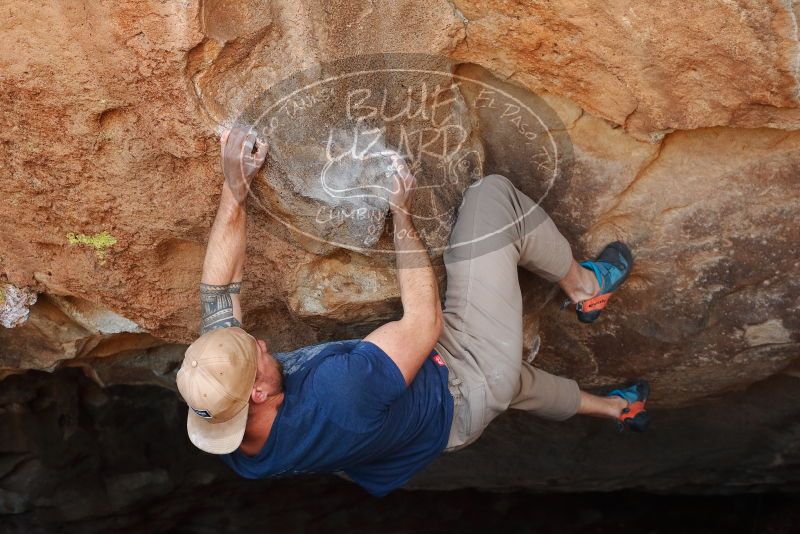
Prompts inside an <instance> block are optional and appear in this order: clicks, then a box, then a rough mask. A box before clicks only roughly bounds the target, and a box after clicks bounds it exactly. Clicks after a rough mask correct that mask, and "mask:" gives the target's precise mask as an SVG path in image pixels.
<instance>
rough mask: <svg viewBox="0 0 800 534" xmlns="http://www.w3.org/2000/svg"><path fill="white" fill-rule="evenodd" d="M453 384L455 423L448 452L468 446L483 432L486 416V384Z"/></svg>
mask: <svg viewBox="0 0 800 534" xmlns="http://www.w3.org/2000/svg"><path fill="white" fill-rule="evenodd" d="M458 382H459V383H458V384H456V388H453V387H452V385H451V392H452V393H453V425H452V427H451V428H450V438H449V439H448V442H447V448H446V449H445V451H446V452H452V451H455V450H458V449H461V448H463V447H466V446H467V445H469V444H470V443H472V442H473V441H475V440H476V439H478V437H480V435H481V434H482V433H483V429H484V421H485V416H486V385H485V384H483V383H479V384H465V383H461V381H460V380H459V381H458Z"/></svg>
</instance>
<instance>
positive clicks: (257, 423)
mask: <svg viewBox="0 0 800 534" xmlns="http://www.w3.org/2000/svg"><path fill="white" fill-rule="evenodd" d="M282 404H283V393H278V394H277V395H270V397H269V398H268V399H267V400H266V401H265V402H263V403H261V404H254V403H250V409H249V413H248V414H247V427H245V431H244V439H242V444H241V445H239V450H240V451H242V452H243V453H244V454H246V455H247V456H255V455H256V454H258V453H259V452H261V449H263V448H264V444H265V443H266V442H267V438H269V432H270V430H272V423H273V422H275V417H276V416H277V415H278V408H280V407H281V405H282Z"/></svg>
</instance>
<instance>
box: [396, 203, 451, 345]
mask: <svg viewBox="0 0 800 534" xmlns="http://www.w3.org/2000/svg"><path fill="white" fill-rule="evenodd" d="M393 218H394V246H395V253H396V255H397V281H398V284H399V285H400V299H401V301H402V303H403V318H404V319H405V320H408V321H409V322H415V323H421V324H425V325H427V324H429V323H432V324H433V325H434V326H435V325H436V323H437V322H438V321H439V320H440V318H441V310H442V307H441V303H440V301H439V287H438V285H437V283H436V276H435V275H434V273H433V267H432V266H431V261H430V258H429V257H428V251H427V249H426V248H425V245H424V244H423V243H422V240H421V239H420V237H419V234H418V233H417V230H416V228H415V227H414V223H413V221H412V219H411V216H410V215H408V214H406V213H396V214H395V215H394V217H393ZM435 337H438V333H437V334H436V336H435Z"/></svg>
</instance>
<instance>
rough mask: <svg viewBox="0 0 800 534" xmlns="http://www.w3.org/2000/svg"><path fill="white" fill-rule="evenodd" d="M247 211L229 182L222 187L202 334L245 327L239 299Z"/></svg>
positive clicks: (203, 291)
mask: <svg viewBox="0 0 800 534" xmlns="http://www.w3.org/2000/svg"><path fill="white" fill-rule="evenodd" d="M246 222H247V219H246V213H245V207H244V203H239V202H237V201H236V199H235V198H234V195H233V193H232V192H231V190H230V188H229V187H228V185H227V183H226V184H225V185H224V186H223V188H222V196H221V198H220V203H219V208H218V209H217V215H216V217H215V218H214V224H213V225H212V226H211V234H210V235H209V237H208V246H207V247H206V257H205V261H204V262H203V275H202V279H201V284H200V305H201V324H200V333H201V334H204V333H206V332H209V331H211V330H214V329H215V328H224V327H230V326H241V322H242V307H241V303H240V300H239V291H240V289H241V281H242V274H243V272H244V256H245V235H246Z"/></svg>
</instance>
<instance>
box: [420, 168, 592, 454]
mask: <svg viewBox="0 0 800 534" xmlns="http://www.w3.org/2000/svg"><path fill="white" fill-rule="evenodd" d="M444 260H445V265H446V267H447V293H446V297H445V308H444V323H445V326H444V332H443V333H442V336H441V337H440V338H439V343H437V345H436V349H437V350H438V351H439V353H440V354H441V355H442V357H443V358H444V359H445V361H446V363H447V366H448V370H449V373H450V392H451V393H452V394H453V399H454V408H455V409H454V413H453V425H452V427H451V430H450V438H449V440H448V443H447V448H446V452H449V451H453V450H456V449H459V448H462V447H464V446H466V445H469V444H470V443H472V442H473V441H475V440H476V439H478V437H479V436H480V435H481V433H482V432H483V430H484V429H485V428H486V426H487V425H488V424H489V423H490V422H491V421H492V420H493V419H494V418H495V417H497V416H498V415H500V414H501V413H503V412H504V411H506V410H507V409H508V408H517V409H521V410H527V411H529V412H531V413H534V414H536V415H538V416H541V417H544V418H547V419H554V420H564V419H567V418H569V417H571V416H573V415H575V413H576V412H577V410H578V406H579V404H580V390H579V389H578V385H577V384H576V383H575V381H574V380H568V379H566V378H561V377H558V376H554V375H551V374H549V373H546V372H544V371H542V370H541V369H537V368H535V367H533V366H531V365H530V364H528V363H527V362H525V361H523V359H522V294H521V291H520V286H519V280H518V277H517V267H518V266H521V267H523V268H525V269H527V270H529V271H532V272H534V273H536V274H538V275H539V276H542V277H543V278H545V279H547V280H549V281H551V282H556V281H558V280H561V279H562V278H563V277H564V276H566V274H567V271H568V270H569V268H570V265H571V262H572V251H571V249H570V246H569V243H567V240H566V239H565V238H564V236H562V235H561V233H560V232H559V231H558V229H557V228H556V226H555V224H554V223H553V221H552V220H551V219H550V217H549V216H548V215H547V214H546V213H545V212H544V210H543V209H541V208H540V207H539V206H538V205H537V204H536V203H534V202H533V201H532V200H531V199H530V198H528V197H527V196H525V194H523V193H522V192H521V191H519V190H517V189H516V188H515V187H514V186H513V184H511V182H509V181H508V179H506V178H505V177H503V176H499V175H496V174H495V175H490V176H487V177H485V178H483V179H482V180H480V181H479V182H477V183H476V184H474V185H473V186H471V187H470V188H469V189H467V191H466V192H465V194H464V200H463V202H462V204H461V207H460V209H459V213H458V220H457V222H456V225H455V227H454V228H453V232H452V234H451V236H450V242H449V245H448V249H447V251H446V252H445V255H444Z"/></svg>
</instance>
